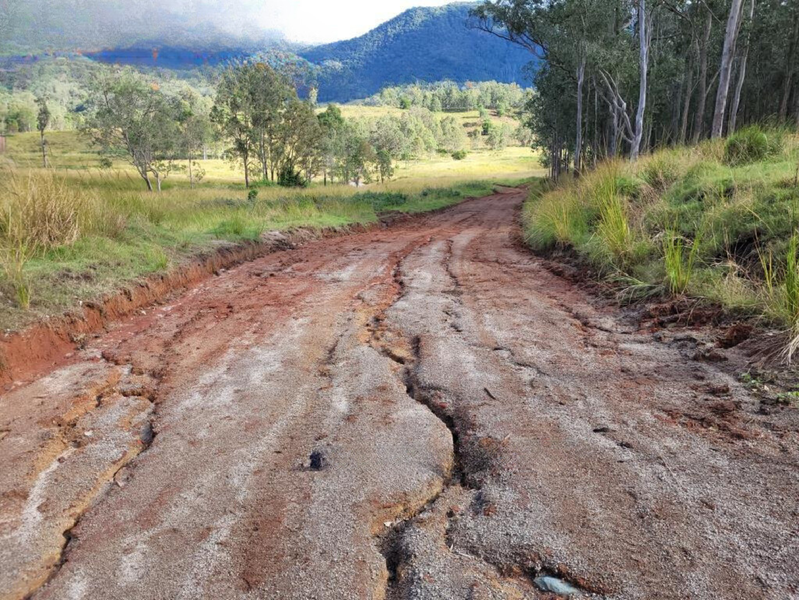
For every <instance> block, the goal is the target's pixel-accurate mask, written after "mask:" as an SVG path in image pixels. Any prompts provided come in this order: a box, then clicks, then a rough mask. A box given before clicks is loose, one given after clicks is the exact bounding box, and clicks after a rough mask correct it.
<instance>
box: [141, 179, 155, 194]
mask: <svg viewBox="0 0 799 600" xmlns="http://www.w3.org/2000/svg"><path fill="white" fill-rule="evenodd" d="M142 179H144V182H145V183H146V184H147V191H148V192H152V191H153V182H152V181H150V176H149V175H142Z"/></svg>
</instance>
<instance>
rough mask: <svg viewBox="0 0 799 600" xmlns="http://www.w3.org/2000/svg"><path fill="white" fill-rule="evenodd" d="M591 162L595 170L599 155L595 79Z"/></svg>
mask: <svg viewBox="0 0 799 600" xmlns="http://www.w3.org/2000/svg"><path fill="white" fill-rule="evenodd" d="M591 154H592V155H593V156H591V159H592V162H593V163H594V168H595V169H596V160H597V155H598V154H599V91H598V90H597V89H596V79H594V142H593V151H592V152H591Z"/></svg>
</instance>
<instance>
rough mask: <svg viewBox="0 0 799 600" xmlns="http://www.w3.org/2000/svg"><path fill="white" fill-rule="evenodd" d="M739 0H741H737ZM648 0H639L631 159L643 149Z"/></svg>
mask: <svg viewBox="0 0 799 600" xmlns="http://www.w3.org/2000/svg"><path fill="white" fill-rule="evenodd" d="M736 1H739V2H740V0H736ZM646 21H647V12H646V0H638V46H639V59H638V69H639V72H640V83H639V84H638V110H637V111H636V113H635V132H634V133H633V143H632V147H631V148H630V159H631V160H637V159H638V154H639V153H640V151H641V140H643V137H644V111H645V110H646V85H647V74H648V73H649V33H648V32H649V27H648V26H647V22H646Z"/></svg>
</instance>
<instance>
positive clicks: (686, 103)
mask: <svg viewBox="0 0 799 600" xmlns="http://www.w3.org/2000/svg"><path fill="white" fill-rule="evenodd" d="M686 76H687V78H688V79H687V82H686V90H685V97H684V98H683V106H682V123H680V143H681V144H684V143H685V140H686V139H687V137H688V112H689V111H690V110H691V96H692V93H691V92H692V91H693V85H694V54H693V53H691V58H690V60H689V61H688V72H687V73H686Z"/></svg>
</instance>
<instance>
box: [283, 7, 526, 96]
mask: <svg viewBox="0 0 799 600" xmlns="http://www.w3.org/2000/svg"><path fill="white" fill-rule="evenodd" d="M475 6H477V3H476V2H458V3H453V4H447V5H445V6H441V7H416V8H410V9H408V10H406V11H404V12H402V13H401V14H399V15H397V16H396V17H394V18H393V19H390V20H389V21H386V22H385V23H383V24H381V25H379V26H378V27H376V28H375V29H373V30H371V31H369V32H368V33H366V34H364V35H362V36H359V37H356V38H353V39H350V40H343V41H340V42H333V43H330V44H324V45H320V46H313V47H311V48H308V49H305V50H300V51H298V52H297V54H298V55H299V56H300V57H302V58H303V59H305V60H307V61H308V62H310V63H312V64H315V65H317V66H318V67H320V75H319V82H318V83H319V99H320V100H322V101H347V100H352V99H356V98H365V97H368V96H371V95H372V94H374V93H376V92H378V91H380V89H382V88H383V87H386V86H389V85H402V84H407V83H415V82H416V81H425V82H433V81H440V80H444V79H448V80H452V81H455V82H457V83H465V82H466V81H487V80H495V81H500V82H503V83H519V84H525V83H529V82H528V81H527V79H526V77H525V75H524V67H525V66H526V65H527V64H528V63H530V62H531V61H534V60H535V57H534V56H532V55H531V54H530V53H529V52H527V51H526V50H524V49H523V48H520V47H518V46H516V45H514V44H511V43H510V42H507V41H505V40H502V39H499V38H497V37H495V36H492V35H491V34H489V33H486V32H484V31H480V30H477V29H476V28H473V27H470V26H469V20H470V16H469V11H470V9H471V8H473V7H475Z"/></svg>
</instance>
